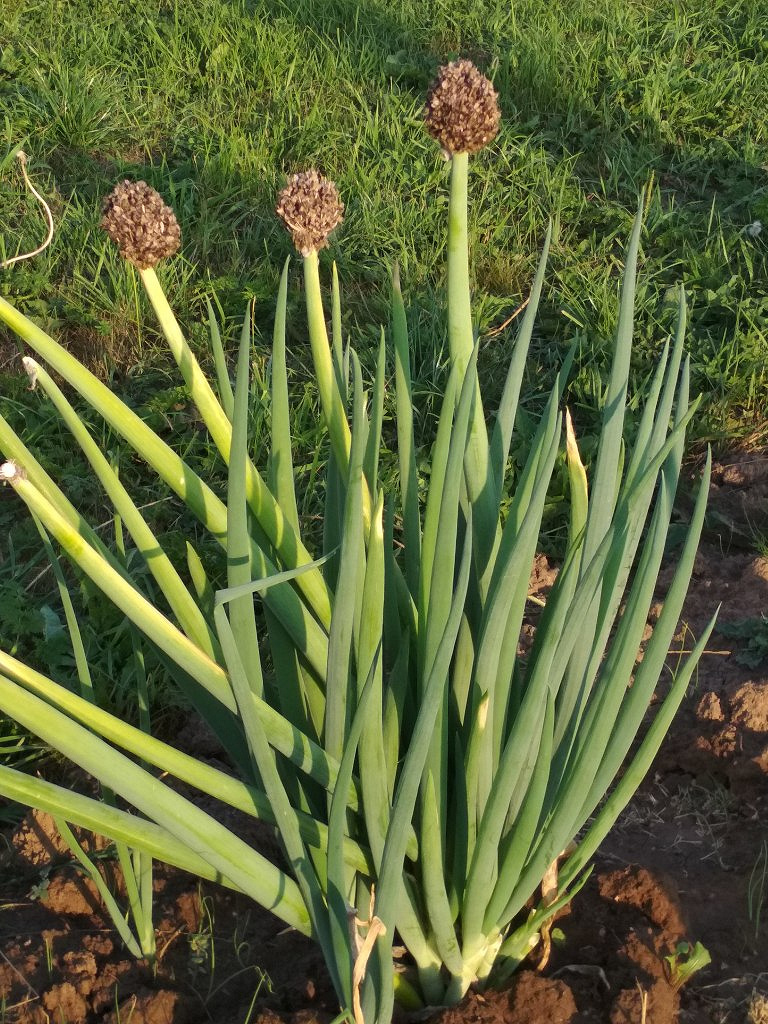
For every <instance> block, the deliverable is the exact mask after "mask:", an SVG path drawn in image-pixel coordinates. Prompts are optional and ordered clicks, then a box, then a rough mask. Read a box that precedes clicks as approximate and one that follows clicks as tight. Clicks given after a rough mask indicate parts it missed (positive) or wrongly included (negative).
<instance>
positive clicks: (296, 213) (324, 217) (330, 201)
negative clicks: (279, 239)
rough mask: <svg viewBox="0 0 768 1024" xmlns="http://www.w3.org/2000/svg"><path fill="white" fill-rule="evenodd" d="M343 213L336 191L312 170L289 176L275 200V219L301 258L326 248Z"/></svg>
mask: <svg viewBox="0 0 768 1024" xmlns="http://www.w3.org/2000/svg"><path fill="white" fill-rule="evenodd" d="M343 213H344V204H343V203H342V201H341V199H340V198H339V192H338V189H337V188H336V186H335V185H334V183H333V182H332V181H330V180H329V179H328V178H324V177H323V176H322V174H320V173H318V171H316V170H314V169H312V170H310V171H301V173H299V174H292V175H291V176H290V178H289V179H288V184H287V185H286V186H285V188H284V189H283V190H282V192H281V193H280V195H279V196H278V197H277V215H278V217H280V219H281V220H282V221H283V223H284V224H285V226H286V227H287V228H288V230H289V231H290V233H291V238H292V239H293V244H294V245H295V246H296V248H297V249H298V250H299V252H300V253H301V255H302V256H308V255H309V254H310V253H311V252H315V251H316V250H317V249H322V248H324V246H326V245H327V244H328V236H329V235H330V233H331V232H332V231H333V229H334V228H336V227H338V226H339V224H341V221H342V219H343V217H342V215H343Z"/></svg>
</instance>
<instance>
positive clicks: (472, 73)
mask: <svg viewBox="0 0 768 1024" xmlns="http://www.w3.org/2000/svg"><path fill="white" fill-rule="evenodd" d="M424 121H425V123H426V126H427V131H428V132H429V134H430V135H431V136H432V137H433V138H435V139H437V141H438V142H439V143H440V145H441V146H442V147H443V149H444V150H446V151H447V152H448V153H451V154H453V153H476V152H477V151H478V149H482V148H483V146H486V145H487V144H488V143H489V142H490V141H491V139H493V138H494V137H495V136H496V133H497V132H498V130H499V124H500V122H501V113H500V111H499V101H498V94H497V92H496V90H495V89H494V88H493V84H492V83H491V81H490V79H488V78H486V77H485V75H484V74H482V73H481V72H480V71H478V70H477V68H476V67H475V65H474V64H473V63H472V61H471V60H455V61H452V62H451V63H450V64H446V65H445V66H444V67H442V68H440V70H439V71H438V73H437V78H435V80H434V82H433V83H432V85H431V86H430V87H429V92H428V93H427V104H426V106H425V108H424Z"/></svg>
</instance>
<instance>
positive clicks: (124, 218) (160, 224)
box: [101, 181, 181, 270]
mask: <svg viewBox="0 0 768 1024" xmlns="http://www.w3.org/2000/svg"><path fill="white" fill-rule="evenodd" d="M102 213H103V217H102V218H101V226H102V228H103V229H104V230H105V231H106V232H107V234H108V235H109V237H110V238H111V239H112V241H113V242H114V243H115V245H116V246H117V247H118V249H119V250H120V255H121V256H122V257H123V258H124V259H126V260H130V262H131V263H133V264H134V266H137V267H138V268H139V269H140V270H146V269H147V268H148V267H155V266H157V264H158V263H159V262H160V260H162V259H164V258H165V257H166V256H173V254H174V253H175V252H177V251H178V248H179V245H180V244H181V232H180V230H179V223H178V221H177V220H176V215H175V214H174V212H173V210H172V209H171V208H170V206H166V204H165V203H164V202H163V197H162V196H161V195H160V193H159V192H156V191H155V190H154V189H153V188H152V187H151V186H150V185H148V184H147V183H146V181H123V182H121V183H120V184H119V185H117V186H116V187H115V188H114V189H113V190H112V191H111V192H110V193H109V195H108V196H107V197H106V199H105V200H104V205H103V207H102Z"/></svg>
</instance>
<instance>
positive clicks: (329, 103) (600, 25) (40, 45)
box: [0, 0, 768, 434]
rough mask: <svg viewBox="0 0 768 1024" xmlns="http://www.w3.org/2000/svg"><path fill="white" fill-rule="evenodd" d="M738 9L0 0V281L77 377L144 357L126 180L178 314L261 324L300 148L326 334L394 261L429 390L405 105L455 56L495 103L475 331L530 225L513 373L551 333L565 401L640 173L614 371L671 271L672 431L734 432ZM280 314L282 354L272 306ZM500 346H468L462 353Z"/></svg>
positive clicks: (749, 113) (412, 122)
mask: <svg viewBox="0 0 768 1024" xmlns="http://www.w3.org/2000/svg"><path fill="white" fill-rule="evenodd" d="M763 13H764V6H763V4H762V3H760V2H758V0H752V2H750V0H741V2H738V3H736V2H734V0H731V2H726V0H713V2H711V3H708V4H703V3H691V4H686V5H680V4H676V5H664V4H657V3H653V2H643V0H636V2H633V3H617V2H616V0H569V2H565V3H562V4H557V5H551V4H543V3H541V0H521V2H518V3H515V4H514V5H512V6H510V4H509V3H508V2H507V0H472V2H469V0H466V2H463V3H458V4H457V3H455V2H453V0H452V2H450V3H449V2H447V0H432V2H430V3H418V4H417V3H413V2H411V0H400V2H395V3H392V2H387V3H383V2H373V0H368V2H367V3H363V4H353V3H351V2H348V0H319V2H318V0H298V2H296V3H292V4H290V5H288V4H285V3H282V2H280V0H201V2H200V3H196V4H194V5H192V4H185V3H178V2H170V0H137V2H136V3H134V4H132V5H131V13H130V15H128V14H127V13H126V11H125V8H123V7H122V6H121V5H119V4H114V3H105V2H103V0H97V2H95V3H93V2H91V0H88V2H86V0H70V2H68V3H67V4H66V10H64V8H63V7H62V5H61V3H60V2H58V0H5V4H4V23H3V25H2V26H0V99H1V100H2V106H3V112H4V119H5V124H4V127H3V128H2V129H0V131H1V132H2V139H0V165H2V154H3V152H4V151H6V152H10V151H11V150H12V149H13V147H14V146H15V145H17V144H19V143H22V144H23V145H24V147H25V149H26V150H27V151H28V152H29V154H30V157H31V160H32V170H33V172H34V174H35V178H36V180H37V181H38V182H39V183H40V184H41V185H42V186H43V188H44V190H45V192H46V193H47V194H48V195H50V196H52V197H53V203H52V205H53V208H54V214H55V215H56V220H57V225H58V226H57V235H56V239H55V241H54V245H53V247H52V248H51V250H50V251H49V252H48V253H47V254H46V255H45V256H44V257H40V258H38V259H37V260H34V261H32V262H30V263H22V264H17V265H16V266H15V267H14V268H13V269H12V270H11V271H8V272H5V273H4V274H3V275H2V277H0V289H1V290H2V293H3V294H7V295H9V296H11V297H12V298H13V299H14V300H16V301H18V302H20V304H21V305H22V306H23V307H24V308H25V309H27V310H31V311H32V312H34V313H35V314H36V315H38V316H40V317H41V318H42V319H43V320H45V321H46V322H47V323H48V324H49V325H53V326H55V327H56V328H57V329H58V331H59V333H60V334H63V335H64V336H65V337H66V339H67V341H68V343H69V344H70V345H71V346H72V347H73V348H74V349H76V350H77V351H78V352H84V353H87V354H88V355H89V357H90V359H91V361H93V362H96V363H99V362H103V364H104V368H105V372H107V371H108V370H109V368H110V367H112V368H114V369H117V370H119V371H122V370H125V369H126V368H127V367H128V366H135V365H136V363H142V364H146V363H149V364H156V363H157V362H158V360H160V359H162V358H163V357H162V356H161V355H160V354H159V353H158V352H157V349H156V338H155V335H154V331H153V326H152V324H151V322H149V323H144V322H143V321H144V313H145V309H144V304H143V302H142V301H141V300H138V299H137V291H136V288H135V282H134V280H133V279H132V277H131V276H130V275H129V274H126V272H125V270H124V268H123V266H122V264H121V263H120V262H119V260H118V258H117V255H116V253H115V252H114V251H113V250H112V249H111V248H110V247H109V246H108V245H107V243H106V241H105V240H104V238H103V237H102V236H101V233H100V232H99V231H98V228H97V222H98V207H99V203H100V199H101V197H102V196H103V194H104V193H105V192H106V191H107V190H108V189H109V188H110V187H111V186H112V184H113V183H114V182H115V181H116V180H117V179H119V178H120V177H122V176H130V177H139V176H140V177H144V178H146V179H148V180H149V181H150V182H151V183H152V184H154V185H155V186H157V187H158V188H159V189H160V190H161V191H162V193H163V194H164V195H165V197H166V198H167V199H168V200H170V201H171V202H172V203H173V205H174V207H175V209H176V211H177V214H178V215H179V217H180V220H181V223H182V229H183V233H184V248H183V258H182V259H177V260H176V261H175V262H174V263H173V265H172V266H169V267H167V268H166V269H165V279H166V281H167V283H168V288H169V291H170V293H171V295H172V296H173V298H174V302H175V305H176V308H177V309H178V310H179V312H180V314H181V318H182V320H183V321H184V322H186V323H188V324H190V326H191V325H193V324H194V323H195V321H196V320H197V319H198V318H199V315H200V312H201V307H202V299H203V295H204V293H205V292H207V291H210V290H215V291H216V292H217V294H218V296H219V299H220V302H221V304H222V306H223V309H224V311H225V312H226V313H227V314H228V315H239V314H240V312H241V310H242V306H243V301H244V299H246V298H254V299H255V300H256V320H257V322H258V323H259V324H263V325H267V324H268V323H269V321H270V319H271V316H272V303H273V295H274V291H275V284H276V277H277V273H278V270H279V267H280V266H281V264H282V261H283V258H284V256H285V255H286V254H287V253H288V252H289V240H288V238H287V236H286V235H285V233H284V232H283V231H282V229H281V228H280V227H279V226H278V224H277V222H276V220H275V218H274V216H273V215H272V212H271V210H272V206H273V202H274V196H275V193H276V190H277V189H278V188H279V186H280V185H281V183H282V181H283V180H284V174H285V173H286V172H290V171H293V170H295V169H297V168H302V167H305V166H307V165H308V164H317V165H319V166H320V167H321V169H322V170H324V171H325V172H326V173H327V174H329V175H330V176H332V177H334V178H335V179H336V180H337V182H338V184H339V187H340V190H341V192H342V195H343V197H344V200H345V202H346V204H347V219H346V223H345V225H344V227H343V229H342V230H340V231H339V232H337V235H336V237H335V240H334V244H333V247H332V249H331V252H330V253H329V254H328V260H326V262H328V261H329V260H330V259H336V260H337V261H338V263H339V268H340V272H341V277H342V281H343V283H344V288H345V293H346V295H345V297H346V308H347V310H348V311H349V317H350V319H349V323H348V325H347V326H348V328H349V330H350V331H351V332H352V333H353V335H354V336H355V340H356V342H357V344H358V346H359V347H361V348H363V349H365V342H366V341H373V340H375V338H376V337H377V331H378V323H379V322H380V321H382V320H386V307H385V304H384V300H385V290H386V289H385V288H384V285H385V283H386V276H387V273H388V270H389V268H390V266H391V264H392V262H393V261H394V260H398V261H400V264H401V268H402V275H403V281H404V285H405V287H406V289H407V293H408V299H409V301H410V303H411V305H412V306H413V315H412V323H413V327H414V339H413V342H414V347H415V351H416V356H417V364H418V370H419V372H420V375H421V376H422V378H423V379H424V386H425V387H429V384H428V383H427V382H428V381H430V380H431V377H432V374H433V372H434V367H435V365H436V363H440V362H441V360H442V325H441V324H440V323H439V318H436V317H435V316H434V315H433V312H434V304H435V303H434V299H433V296H434V293H435V291H436V290H438V289H439V288H440V287H441V285H442V255H443V254H442V252H441V251H440V246H439V245H438V244H437V243H436V239H437V238H440V237H442V234H441V232H440V230H439V225H440V223H441V220H442V218H443V217H444V213H445V175H446V165H445V164H443V163H442V161H441V159H440V156H439V153H438V152H437V148H436V147H435V145H434V144H433V142H432V141H431V140H430V139H429V138H428V137H427V136H426V133H425V132H424V130H423V128H422V126H421V116H420V115H421V107H422V104H423V99H424V93H425V90H426V87H427V85H428V83H429V80H430V78H431V77H432V75H433V73H434V70H435V68H436V67H437V65H438V64H439V63H440V62H442V61H444V60H445V59H446V58H450V57H452V56H456V55H458V54H469V55H471V56H474V57H475V58H476V59H477V60H478V61H479V62H480V63H481V64H482V65H484V67H485V68H486V69H487V70H488V71H489V72H490V73H491V74H492V75H493V77H494V79H495V82H496V84H497V87H498V88H499V91H500V94H501V101H502V108H503V113H504V127H503V130H502V133H501V135H500V136H499V138H498V140H497V143H496V145H495V146H493V147H492V148H491V149H490V150H489V151H487V152H486V153H484V154H483V156H482V157H481V158H480V159H479V160H476V161H474V163H473V172H472V196H473V200H474V202H473V209H472V224H471V230H472V236H473V239H474V274H475V283H476V312H477V318H478V324H479V327H480V330H481V332H484V331H488V330H489V329H491V328H493V327H494V326H495V325H496V324H499V323H501V322H502V321H503V320H504V319H505V318H506V316H508V315H509V313H511V312H512V311H513V310H514V308H515V307H516V305H517V304H518V303H519V302H520V301H521V299H522V298H523V297H524V296H525V294H526V291H527V288H528V284H529V281H530V278H531V272H532V267H533V265H534V260H535V258H536V253H537V250H538V248H539V245H540V242H541V239H542V236H543V232H544V229H545V226H546V222H547V220H548V219H549V218H550V217H551V218H553V219H554V221H555V224H556V232H555V244H554V246H553V256H552V262H551V269H550V274H549V278H548V286H547V294H546V303H545V310H544V314H543V316H542V321H541V329H540V344H539V346H538V360H537V363H536V365H534V367H532V369H533V371H534V373H535V377H536V378H537V379H538V378H539V377H540V374H541V372H542V371H544V372H549V371H550V370H551V368H552V366H553V365H554V364H555V363H556V362H557V359H558V353H557V352H553V349H554V348H555V346H557V347H558V348H560V349H561V348H562V346H564V345H565V344H566V343H567V342H568V341H569V340H570V338H572V337H573V336H574V334H579V335H580V336H581V337H582V338H583V342H584V345H583V351H582V355H581V360H580V365H581V372H580V374H578V375H577V386H576V389H575V392H574V398H575V400H576V404H577V405H578V404H579V400H586V399H588V398H591V397H592V393H593V392H594V391H595V390H596V389H598V388H599V387H600V371H601V369H602V366H603V358H602V356H603V351H604V349H605V342H606V339H607V338H608V337H609V336H610V333H611V330H612V325H613V317H614V310H615V295H616V289H617V269H618V268H617V262H618V261H619V259H620V254H621V247H622V244H623V241H624V238H625V236H626V235H627V232H628V228H629V223H630V217H631V214H632V212H633V210H634V208H635V205H636V197H637V194H638V192H639V191H640V189H641V188H643V186H645V185H646V183H647V182H648V181H649V180H650V179H653V181H654V187H653V189H652V192H651V195H650V202H649V209H648V220H647V231H646V236H645V243H644V245H645V259H644V264H643V274H644V281H645V293H644V294H641V305H642V309H643V316H642V317H641V321H642V327H641V330H640V333H639V344H638V348H637V351H636V362H637V371H638V379H640V378H641V377H642V375H643V373H644V371H646V370H647V368H648V367H649V366H650V365H651V364H652V363H653V360H654V356H655V353H656V351H657V349H658V342H659V338H660V336H661V335H662V334H663V333H664V331H665V329H666V327H667V326H668V315H667V314H668V307H669V305H670V303H669V301H668V300H669V296H668V294H667V290H668V289H669V288H671V287H673V286H674V285H675V284H676V283H677V282H678V281H680V280H684V281H685V282H686V285H687V287H688V289H689V291H690V299H691V332H690V349H691V353H692V358H693V363H694V367H695V370H696V373H695V378H694V383H695V384H696V385H697V386H698V387H699V388H700V389H701V390H702V391H704V392H705V393H706V394H707V397H708V406H709V409H710V410H711V412H712V415H711V416H709V417H707V416H704V417H703V418H701V417H700V419H699V430H700V432H701V433H703V434H716V433H719V432H722V430H723V427H724V425H725V429H726V430H728V431H731V430H734V431H735V430H737V429H739V428H740V427H741V426H743V420H744V417H747V418H749V417H751V416H752V415H753V414H754V413H755V411H756V407H757V403H758V400H759V395H760V391H761V388H762V389H763V390H764V388H765V381H766V378H765V372H764V366H765V362H766V354H768V342H767V341H766V338H765V335H764V333H763V331H762V328H761V321H762V319H763V314H764V311H765V309H766V303H767V302H768V293H767V292H766V286H765V281H766V259H765V253H766V249H765V238H764V236H763V237H758V238H751V237H749V236H748V235H747V234H746V233H745V232H744V228H745V227H746V226H747V225H748V224H750V223H751V222H752V221H754V220H760V219H761V218H765V220H766V221H767V222H768V189H766V183H765V173H764V171H763V169H762V167H761V165H760V162H761V159H762V156H761V154H762V153H763V152H764V149H765V143H766V124H765V119H764V117H763V112H764V110H765V104H766V100H768V66H766V63H765V56H766V49H767V48H768V43H766V42H765V39H764V27H765V26H764V17H763ZM0 225H2V229H1V230H0V248H2V249H3V250H4V251H5V253H6V254H12V253H15V252H16V251H17V250H18V249H19V248H20V249H21V251H24V250H27V249H31V248H33V247H34V245H35V244H37V242H38V241H39V240H40V237H42V234H43V231H42V229H41V221H40V219H39V215H38V211H37V209H36V207H35V205H34V203H33V202H32V201H31V200H29V199H26V198H25V197H24V195H23V192H22V188H21V183H20V179H19V178H18V175H17V173H16V172H15V171H14V169H13V167H12V166H11V164H9V163H8V161H7V160H6V161H5V164H4V166H3V173H2V177H1V178H0ZM766 235H768V230H767V231H766ZM297 301H298V300H297ZM436 321H437V322H436ZM292 323H293V330H294V332H295V334H294V339H293V340H294V342H295V343H296V344H297V345H300V344H301V343H303V334H302V329H301V324H300V318H297V317H294V318H293V320H292ZM192 333H193V334H195V335H196V337H197V338H198V339H200V338H201V337H202V335H201V334H200V332H199V331H195V330H194V329H193V330H192ZM511 336H512V334H511V332H506V333H503V334H502V335H501V336H499V337H497V338H496V339H495V340H494V341H493V342H491V343H490V344H489V346H488V351H487V352H486V353H485V356H484V361H485V363H486V368H487V369H491V370H492V368H493V365H494V364H495V361H496V359H495V357H496V354H497V352H498V358H499V359H500V360H502V361H503V353H502V352H501V351H500V350H501V349H504V350H506V349H507V348H508V345H509V343H510V339H511ZM6 368H7V366H6ZM532 377H533V374H532ZM577 425H578V424H577Z"/></svg>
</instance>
